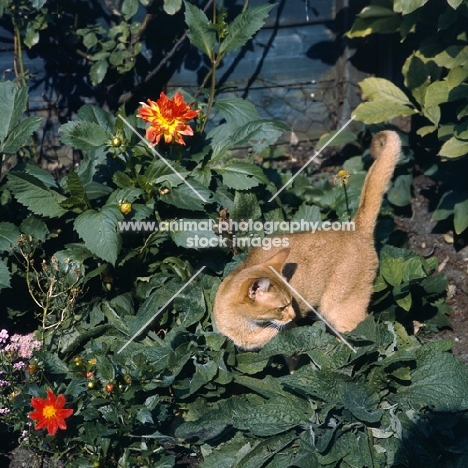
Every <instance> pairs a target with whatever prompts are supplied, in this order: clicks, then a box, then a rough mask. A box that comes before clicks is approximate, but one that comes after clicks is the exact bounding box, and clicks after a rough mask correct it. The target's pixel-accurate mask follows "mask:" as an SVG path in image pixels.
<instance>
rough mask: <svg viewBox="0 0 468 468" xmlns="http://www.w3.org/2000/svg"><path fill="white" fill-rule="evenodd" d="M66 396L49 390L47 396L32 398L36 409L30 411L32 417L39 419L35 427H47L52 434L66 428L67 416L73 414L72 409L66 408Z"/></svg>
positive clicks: (32, 403)
mask: <svg viewBox="0 0 468 468" xmlns="http://www.w3.org/2000/svg"><path fill="white" fill-rule="evenodd" d="M65 403H66V401H65V397H64V396H63V395H59V396H57V397H56V396H55V395H54V393H53V392H52V390H50V389H48V390H47V398H46V399H44V398H31V405H32V407H33V408H34V411H32V412H31V413H29V417H30V418H31V419H34V420H37V421H38V423H37V424H36V427H35V429H43V428H44V427H45V428H46V429H47V431H48V432H49V434H50V435H51V436H54V435H55V434H56V433H57V430H58V429H59V428H60V429H66V428H67V425H66V423H65V418H69V417H70V416H71V415H72V414H73V410H72V409H65V408H64V406H65Z"/></svg>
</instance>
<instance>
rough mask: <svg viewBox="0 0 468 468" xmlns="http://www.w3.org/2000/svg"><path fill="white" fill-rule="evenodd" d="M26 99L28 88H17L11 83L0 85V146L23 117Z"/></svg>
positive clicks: (6, 82)
mask: <svg viewBox="0 0 468 468" xmlns="http://www.w3.org/2000/svg"><path fill="white" fill-rule="evenodd" d="M27 99H28V88H18V87H17V86H16V85H15V84H14V83H12V82H11V81H5V82H2V83H0V144H3V142H4V140H5V138H6V137H7V135H8V133H10V131H11V130H13V128H14V127H15V126H16V124H17V123H18V121H19V119H20V118H21V116H22V115H23V113H24V111H25V110H26V102H27Z"/></svg>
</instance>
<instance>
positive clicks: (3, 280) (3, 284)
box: [0, 260, 11, 289]
mask: <svg viewBox="0 0 468 468" xmlns="http://www.w3.org/2000/svg"><path fill="white" fill-rule="evenodd" d="M10 280H11V273H10V270H9V269H8V267H7V266H6V265H5V263H3V261H2V260H0V289H5V288H10V287H11V286H10Z"/></svg>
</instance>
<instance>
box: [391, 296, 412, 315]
mask: <svg viewBox="0 0 468 468" xmlns="http://www.w3.org/2000/svg"><path fill="white" fill-rule="evenodd" d="M395 300H396V303H397V304H398V305H399V306H400V307H401V308H402V309H403V310H406V311H407V312H408V311H409V310H410V309H411V304H412V303H413V298H412V296H411V294H406V296H403V297H399V298H396V299H395Z"/></svg>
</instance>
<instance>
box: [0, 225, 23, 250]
mask: <svg viewBox="0 0 468 468" xmlns="http://www.w3.org/2000/svg"><path fill="white" fill-rule="evenodd" d="M19 235H20V232H19V229H18V228H17V227H16V226H15V225H14V224H12V223H7V222H0V252H10V251H11V249H12V246H15V245H16V243H17V242H18V238H19Z"/></svg>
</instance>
